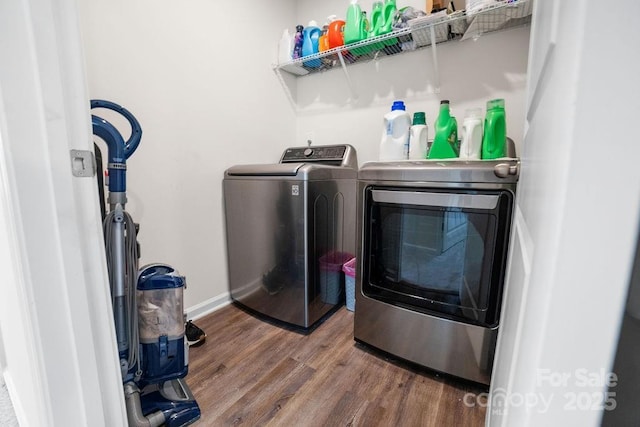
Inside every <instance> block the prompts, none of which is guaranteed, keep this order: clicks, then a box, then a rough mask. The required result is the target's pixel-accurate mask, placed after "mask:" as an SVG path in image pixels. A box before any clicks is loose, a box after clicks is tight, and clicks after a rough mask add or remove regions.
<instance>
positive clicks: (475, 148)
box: [460, 108, 482, 160]
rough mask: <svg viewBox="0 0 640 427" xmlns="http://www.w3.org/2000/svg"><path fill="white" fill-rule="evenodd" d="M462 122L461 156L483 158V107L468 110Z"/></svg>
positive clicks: (463, 157)
mask: <svg viewBox="0 0 640 427" xmlns="http://www.w3.org/2000/svg"><path fill="white" fill-rule="evenodd" d="M464 116H465V117H464V121H463V122H462V129H461V134H462V135H461V136H462V141H461V143H460V158H461V159H467V160H479V159H481V158H482V109H480V108H473V109H471V110H467V111H466V112H465V115H464Z"/></svg>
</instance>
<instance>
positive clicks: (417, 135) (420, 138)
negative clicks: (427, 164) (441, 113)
mask: <svg viewBox="0 0 640 427" xmlns="http://www.w3.org/2000/svg"><path fill="white" fill-rule="evenodd" d="M428 135H429V128H428V126H427V119H426V117H425V114H424V112H417V113H413V123H412V124H411V131H410V135H409V159H410V160H424V159H426V158H427V137H428Z"/></svg>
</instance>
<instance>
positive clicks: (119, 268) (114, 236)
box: [91, 100, 200, 427]
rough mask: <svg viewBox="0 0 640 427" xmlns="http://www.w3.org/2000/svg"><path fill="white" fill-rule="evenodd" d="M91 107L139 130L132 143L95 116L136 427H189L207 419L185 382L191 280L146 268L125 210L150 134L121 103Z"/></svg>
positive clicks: (114, 290) (118, 322)
mask: <svg viewBox="0 0 640 427" xmlns="http://www.w3.org/2000/svg"><path fill="white" fill-rule="evenodd" d="M91 108H92V109H94V108H105V109H108V110H113V111H115V112H117V113H119V114H120V115H122V116H123V117H124V118H126V119H127V121H128V122H129V124H130V125H131V136H130V138H129V139H128V140H127V142H125V141H124V139H123V137H122V135H121V134H120V133H119V132H118V130H117V129H116V128H115V127H114V126H113V125H112V124H111V123H109V122H108V121H106V120H104V119H102V118H100V117H97V116H95V115H92V116H91V122H92V125H93V133H94V135H97V136H98V137H100V138H101V139H103V140H104V141H105V142H106V144H107V148H108V159H109V164H108V171H109V175H108V176H109V197H108V203H109V213H108V214H106V217H105V219H104V233H105V244H106V252H107V267H108V270H109V283H110V286H111V298H112V304H113V316H114V321H115V329H116V338H117V342H118V354H119V357H120V367H121V371H122V381H123V384H124V397H125V403H126V407H127V418H128V421H129V425H130V426H160V425H166V426H168V427H177V426H186V425H189V424H191V423H193V422H195V421H196V420H198V419H199V418H200V408H199V407H198V403H197V402H196V400H195V399H194V397H193V395H192V394H191V391H190V390H189V387H188V386H187V384H186V383H185V382H184V381H183V378H184V377H185V376H186V375H187V372H188V351H189V347H188V345H187V342H186V340H185V334H184V317H183V295H182V294H183V289H184V286H185V278H184V277H182V276H180V274H179V273H178V272H177V271H176V270H175V269H174V268H172V267H171V266H169V265H166V264H150V265H147V266H144V267H142V268H141V269H138V242H137V240H136V233H137V230H136V229H137V225H136V224H135V223H134V222H133V220H132V218H131V216H130V215H129V214H128V213H127V212H126V211H125V210H124V207H125V204H126V202H127V196H126V169H127V166H126V161H127V159H128V158H129V157H130V156H131V155H132V154H133V153H134V152H135V151H136V148H138V145H139V143H140V139H141V137H142V129H141V128H140V124H139V123H138V121H137V120H136V118H135V117H134V116H133V115H132V114H131V113H130V112H129V111H127V110H126V109H124V108H123V107H121V106H119V105H117V104H114V103H113V102H109V101H103V100H92V101H91Z"/></svg>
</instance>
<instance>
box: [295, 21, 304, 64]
mask: <svg viewBox="0 0 640 427" xmlns="http://www.w3.org/2000/svg"><path fill="white" fill-rule="evenodd" d="M303 29H304V27H303V26H302V25H296V34H295V35H294V37H293V59H298V58H302V42H303V40H304V36H303V35H302V30H303Z"/></svg>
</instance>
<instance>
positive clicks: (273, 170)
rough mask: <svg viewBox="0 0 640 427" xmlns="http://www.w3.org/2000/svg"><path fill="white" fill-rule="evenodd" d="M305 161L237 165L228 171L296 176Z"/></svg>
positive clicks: (235, 174) (236, 173)
mask: <svg viewBox="0 0 640 427" xmlns="http://www.w3.org/2000/svg"><path fill="white" fill-rule="evenodd" d="M302 166H304V163H277V164H271V165H269V164H267V165H237V166H232V167H230V168H229V169H227V171H226V175H228V176H296V175H297V174H298V169H300V168H301V167H302Z"/></svg>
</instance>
